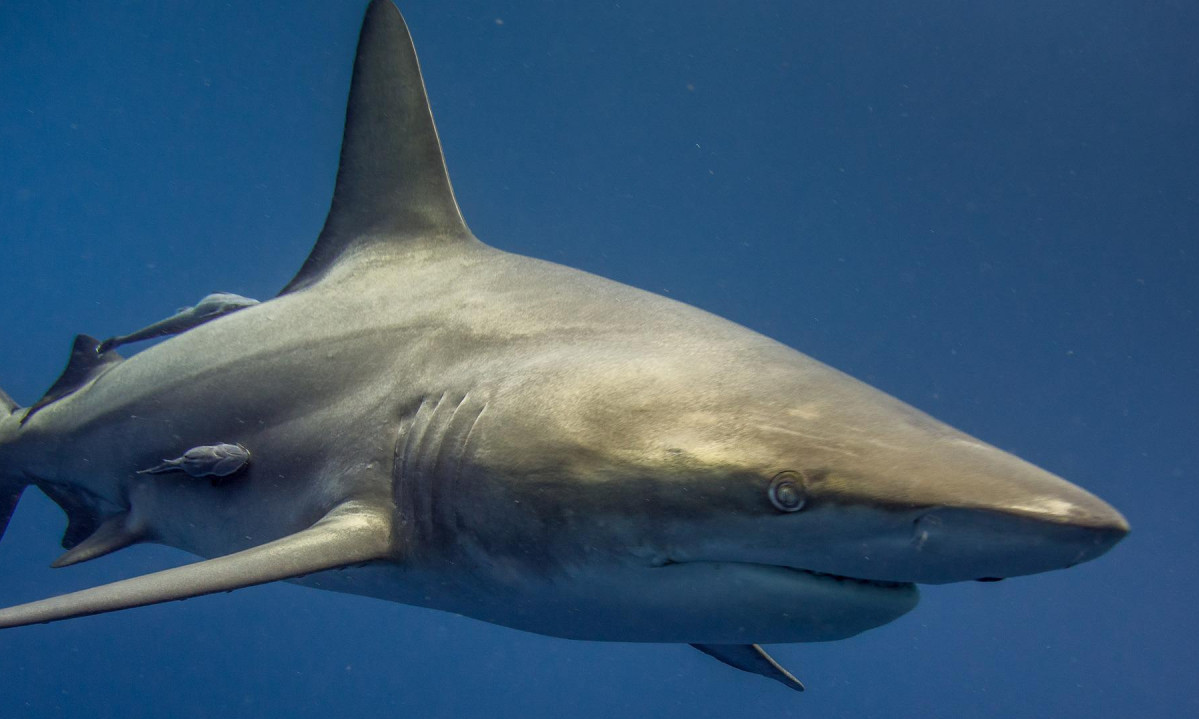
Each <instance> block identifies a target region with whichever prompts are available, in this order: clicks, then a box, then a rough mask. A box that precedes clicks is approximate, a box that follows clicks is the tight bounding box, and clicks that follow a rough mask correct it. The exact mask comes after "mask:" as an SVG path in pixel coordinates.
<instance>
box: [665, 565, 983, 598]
mask: <svg viewBox="0 0 1199 719" xmlns="http://www.w3.org/2000/svg"><path fill="white" fill-rule="evenodd" d="M696 564H723V565H728V566H732V567H744V568H757V569H763V570H767V571H774V572H782V573H786V574H794V575H799V577H797V578H801V577H802V578H803V579H805V580H808V581H811V580H812V579H814V580H816V581H817V582H819V583H829V584H840V585H845V586H847V587H849V586H859V587H863V588H871V589H882V590H902V591H911V590H912V589H913V588H914V587H915V586H916V584H915V583H914V582H900V581H892V580H887V579H865V578H863V577H851V576H849V575H845V574H836V573H833V572H820V571H817V570H815V569H804V568H803V567H792V566H789V565H786V564H766V563H762V562H736V561H724V560H689V561H682V562H680V561H675V560H669V559H668V560H666V561H665V562H663V563H662V564H660V565H659V566H661V567H670V566H675V567H678V566H684V565H696ZM992 581H998V580H992Z"/></svg>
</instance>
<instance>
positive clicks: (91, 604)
mask: <svg viewBox="0 0 1199 719" xmlns="http://www.w3.org/2000/svg"><path fill="white" fill-rule="evenodd" d="M97 541H99V540H97ZM100 544H102V545H104V546H99V547H97V549H104V550H108V549H110V547H109V546H107V545H106V544H105V543H104V542H100ZM79 546H80V547H83V546H85V545H84V544H80V545H79ZM391 552H392V546H391V519H390V514H389V513H388V511H387V510H386V509H381V508H377V507H372V506H367V505H364V504H361V503H357V502H347V503H346V504H343V505H341V506H339V507H337V508H335V509H334V510H333V511H331V512H330V513H329V514H327V515H325V517H324V518H323V519H321V520H320V521H319V522H317V523H316V524H314V525H312V526H311V527H309V528H308V529H304V530H301V531H299V532H296V533H295V534H291V535H288V536H286V537H283V538H281V539H276V540H275V541H273V542H267V543H266V544H262V545H259V546H257V547H252V548H250V549H246V550H244V551H241V552H236V553H234V554H229V555H226V556H224V557H216V558H215V559H208V560H205V561H202V562H196V563H195V564H186V565H184V566H182V567H175V568H174V569H165V570H163V571H161V572H155V573H154V574H146V575H142V576H140V577H133V578H132V579H124V580H121V581H119V582H113V583H112V584H105V585H102V586H99V587H93V588H91V589H84V590H82V591H79V592H73V593H71V594H62V595H60V596H57V597H50V598H49V599H42V600H40V601H37V602H30V603H29V604H21V605H19V606H15V607H9V608H7V609H0V629H4V628H7V627H20V626H25V625H27V624H43V623H45V622H54V621H58V620H59V619H70V618H71V617H83V616H87V615H89V614H100V613H102V612H112V611H116V610H118V609H129V608H130V607H143V606H146V605H147V604H157V603H159V602H169V601H172V600H177V599H187V598H189V597H198V596H201V595H204V594H213V593H215V592H229V591H233V590H234V589H241V588H242V587H250V586H253V585H255V584H265V583H266V582H275V581H279V580H282V579H295V578H296V577H302V576H304V575H306V574H313V573H315V572H321V571H324V570H327V569H337V568H339V567H346V566H352V565H356V564H363V563H366V562H370V561H374V560H382V559H388V558H390V556H391ZM87 558H88V557H86V556H82V557H72V556H71V555H69V554H68V555H66V556H64V557H62V558H60V560H59V565H60V566H61V565H62V563H64V562H65V563H70V562H69V560H70V559H77V560H78V561H82V560H83V559H87Z"/></svg>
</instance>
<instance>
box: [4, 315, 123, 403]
mask: <svg viewBox="0 0 1199 719" xmlns="http://www.w3.org/2000/svg"><path fill="white" fill-rule="evenodd" d="M122 359H123V358H122V357H121V356H120V355H119V354H117V353H116V352H101V351H100V340H98V339H96V338H95V337H89V336H87V335H76V336H75V343H74V344H73V345H72V346H71V359H69V360H68V361H67V368H66V369H64V370H63V371H62V374H61V375H59V376H58V379H57V380H55V382H54V384H52V385H50V389H48V390H46V394H44V395H42V398H41V399H39V400H38V401H36V402H34V403H33V404H32V405H30V407H29V409H27V410H25V416H24V417H22V418H21V424H22V425H24V424H25V423H26V422H28V421H29V419H30V418H31V417H33V415H34V414H36V413H37V411H38V410H40V409H41V408H43V407H45V406H46V405H48V404H50V403H51V402H56V401H58V400H60V399H62V398H63V397H66V396H67V395H69V394H71V393H72V392H74V391H75V390H77V389H79V388H80V387H82V386H83V385H85V384H87V383H88V382H91V381H92V380H94V379H96V378H97V377H99V376H100V375H102V374H104V373H105V372H107V371H108V370H110V369H112V368H113V366H115V365H116V364H118V363H120V362H121V360H122Z"/></svg>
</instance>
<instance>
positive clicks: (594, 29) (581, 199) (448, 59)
mask: <svg viewBox="0 0 1199 719" xmlns="http://www.w3.org/2000/svg"><path fill="white" fill-rule="evenodd" d="M447 5H448V7H447ZM984 5H985V6H984ZM361 8H362V4H361V3H360V2H346V3H339V2H313V1H297V0H288V1H287V2H283V1H281V0H270V1H264V2H255V3H248V2H247V3H224V2H160V3H133V2H105V3H95V2H82V1H80V0H61V1H58V2H53V3H45V2H41V1H40V0H6V1H5V2H4V3H3V4H2V5H0V384H2V385H3V386H4V388H5V389H6V390H7V391H9V392H10V393H11V394H12V395H13V396H14V397H15V398H16V399H18V400H19V401H21V402H23V403H28V402H31V401H33V400H34V399H36V398H37V396H38V395H40V393H41V392H42V391H44V389H45V388H46V387H47V386H48V385H49V384H50V382H51V381H52V380H53V379H54V377H55V376H56V375H57V374H58V372H59V371H60V370H61V368H62V365H63V363H64V361H65V358H66V354H67V349H68V346H69V342H70V338H71V336H72V335H73V334H74V333H75V332H79V331H86V332H89V333H92V334H96V335H100V336H105V335H110V334H115V333H118V332H122V331H128V330H130V329H132V328H134V327H139V326H141V325H143V324H145V323H147V322H149V321H153V320H156V319H159V318H160V317H162V316H164V315H165V314H166V313H168V312H170V311H173V310H174V309H175V308H176V307H178V306H181V305H185V304H191V303H193V302H195V301H196V300H197V299H198V298H200V297H201V296H202V295H204V294H206V293H207V292H209V291H212V290H218V289H219V290H227V291H233V292H239V293H242V294H246V295H250V296H254V297H259V298H264V299H265V298H266V297H269V296H270V295H272V294H273V293H274V292H275V291H276V290H277V289H278V288H279V287H281V286H282V285H283V284H284V283H285V282H286V281H287V279H289V278H290V277H291V275H292V274H293V273H294V272H295V270H296V269H297V268H298V267H299V266H300V263H301V262H302V261H303V259H304V256H305V254H306V253H307V251H308V249H309V247H310V246H311V243H312V241H313V239H314V238H315V236H316V233H317V231H318V230H319V228H320V225H321V221H322V219H323V215H324V212H325V210H326V209H327V207H328V200H329V194H330V190H331V188H332V182H333V176H334V170H335V165H336V160H337V152H338V143H339V141H340V133H341V121H342V112H343V102H344V98H345V93H346V90H347V87H348V81H349V72H350V67H351V62H352V58H353V51H354V42H355V39H356V35H357V29H358V23H359V20H360V17H361ZM1197 8H1199V6H1197V5H1196V4H1195V3H1193V2H1189V1H1186V0H1180V1H1179V2H1144V1H1143V0H1088V1H1087V2H1082V1H1080V0H1079V1H1075V0H1069V1H1061V2H1052V3H1046V2H1043V0H1035V1H1034V0H1015V1H1011V2H1004V3H986V4H984V3H960V2H953V1H950V0H945V1H944V2H932V1H927V0H924V1H919V2H915V1H913V2H903V3H892V2H873V3H859V2H837V3H813V2H763V3H743V2H731V1H730V2H695V1H694V0H690V1H687V2H683V1H674V2H654V3H640V2H622V3H614V2H604V3H566V2H558V3H554V2H521V3H515V2H498V1H497V2H483V1H476V2H460V3H436V2H431V1H428V0H426V1H418V0H412V1H410V2H406V3H405V4H404V7H403V9H404V11H405V13H406V16H407V18H408V21H409V23H410V25H411V27H412V29H413V33H414V35H415V37H416V42H417V47H418V49H419V50H420V53H421V59H422V63H423V66H424V68H425V72H426V81H427V83H428V86H429V91H430V95H431V97H432V101H433V104H434V110H435V112H436V115H437V118H438V121H439V127H440V131H441V137H442V139H443V142H444V144H445V151H446V155H447V158H448V162H449V165H450V170H451V174H452V177H453V180H454V185H455V189H456V191H457V193H458V196H459V200H460V202H461V204H462V208H463V211H464V213H465V215H466V217H467V219H468V221H469V223H470V225H471V227H472V229H474V231H475V232H476V234H478V235H479V237H481V238H483V239H484V240H485V241H487V242H489V243H492V244H494V245H497V246H499V247H502V248H504V249H508V250H513V251H517V252H522V253H527V254H530V255H534V256H538V257H543V258H548V259H552V260H556V261H560V262H563V263H566V264H569V265H573V266H576V267H581V268H584V269H587V270H591V271H594V272H598V273H600V274H603V275H607V276H609V277H612V278H615V279H618V280H621V281H624V282H628V283H631V284H634V285H637V286H639V287H643V288H646V289H649V290H653V291H656V292H661V293H664V294H668V295H670V296H672V297H675V298H678V299H681V300H684V301H687V302H690V303H693V304H696V305H699V306H700V307H703V308H705V309H708V310H711V311H714V312H716V313H718V314H722V315H724V316H726V317H729V318H731V319H734V320H736V321H738V322H741V323H743V324H745V325H748V326H750V327H752V328H754V329H757V330H760V331H762V332H765V333H766V334H769V335H771V336H773V337H775V338H777V339H779V340H782V341H783V342H786V343H788V344H790V345H793V346H795V347H797V348H799V349H801V350H803V351H805V352H808V353H809V354H812V355H814V356H815V357H817V358H819V359H821V360H824V361H826V362H828V363H830V364H832V365H834V366H836V367H838V368H840V369H843V370H845V371H848V372H850V373H851V374H854V375H856V376H858V377H860V378H862V379H865V380H867V381H869V382H871V383H873V384H875V385H876V386H878V387H880V388H882V389H884V390H886V391H888V392H891V393H893V394H895V395H897V396H899V397H900V398H902V399H904V400H907V401H908V402H911V403H912V404H915V405H916V406H918V407H920V408H922V409H924V410H927V411H929V412H931V413H933V414H934V415H936V416H938V417H939V418H941V419H944V420H946V421H948V422H950V423H951V424H954V425H956V426H958V427H960V428H962V429H964V430H966V431H968V432H971V433H973V434H976V435H978V436H980V437H982V438H984V439H987V440H989V441H991V442H993V443H995V444H998V445H999V446H1001V447H1004V448H1006V449H1009V450H1012V451H1014V452H1016V453H1018V454H1020V455H1021V456H1023V457H1025V458H1027V459H1029V460H1031V461H1033V462H1035V463H1037V464H1040V465H1042V466H1045V467H1047V468H1048V469H1051V470H1053V471H1056V472H1058V473H1060V474H1062V475H1064V476H1066V477H1068V478H1070V479H1072V480H1074V481H1076V482H1078V483H1079V484H1081V485H1083V486H1085V487H1087V488H1088V489H1091V490H1092V491H1094V492H1096V493H1098V494H1099V495H1101V496H1103V497H1104V498H1105V499H1107V500H1109V501H1110V502H1112V503H1113V504H1114V505H1116V506H1117V507H1119V508H1120V509H1121V510H1123V511H1124V513H1125V514H1126V515H1127V516H1128V518H1129V519H1130V521H1131V522H1132V524H1133V527H1134V531H1133V534H1132V535H1131V537H1130V538H1129V539H1128V540H1126V542H1125V543H1124V544H1123V545H1121V546H1119V547H1117V548H1116V549H1115V550H1114V551H1113V552H1112V553H1111V554H1110V555H1109V556H1107V557H1104V558H1102V559H1101V560H1099V561H1096V562H1093V563H1090V564H1087V565H1084V566H1081V567H1077V568H1074V569H1071V570H1069V571H1065V572H1058V573H1053V574H1048V575H1041V576H1036V577H1027V578H1021V579H1014V580H1010V581H1006V582H1003V583H1001V584H985V585H984V584H975V583H971V584H966V585H961V586H945V587H929V588H926V589H925V591H924V600H923V602H922V604H921V606H920V607H918V608H917V609H916V610H915V611H914V612H913V613H912V614H910V615H908V616H906V617H904V618H902V619H900V620H899V621H897V622H895V623H894V624H892V625H889V626H887V627H883V628H881V629H878V630H875V631H872V632H870V633H867V634H866V635H864V636H862V637H859V638H856V639H853V640H849V641H845V642H840V643H833V644H827V645H807V646H803V645H797V646H791V647H778V648H777V650H776V654H777V655H778V656H779V657H780V658H781V659H783V660H784V661H785V662H786V663H787V664H788V665H789V666H791V667H792V668H793V669H794V670H795V671H796V673H797V674H799V675H800V677H801V678H803V679H804V680H805V681H806V682H807V683H808V686H809V688H810V690H809V692H808V693H807V694H806V695H803V696H799V695H794V694H792V693H790V692H788V691H786V690H785V689H782V688H778V687H776V686H775V685H773V684H772V683H770V682H766V681H764V680H760V679H757V678H755V677H750V676H748V675H742V674H739V673H737V672H734V671H732V670H728V669H725V668H724V667H722V666H720V665H719V664H717V663H715V662H713V661H712V660H710V659H708V658H706V657H703V656H701V655H700V654H698V653H697V652H694V651H691V650H688V649H685V648H680V647H670V646H655V645H644V646H640V645H606V644H588V643H577V642H569V641H563V640H552V639H546V638H541V637H536V636H531V635H527V634H522V633H518V632H515V631H511V630H507V629H502V628H498V627H493V626H489V625H484V624H480V623H477V622H474V621H470V620H465V619H460V618H456V617H452V616H448V615H442V614H438V613H434V612H429V611H423V610H417V609H411V608H407V607H403V606H400V605H395V604H388V603H384V602H379V601H373V600H367V599H361V598H355V597H349V596H342V595H335V594H326V593H321V592H316V591H312V590H308V589H302V588H298V587H292V586H286V585H275V586H268V587H261V588H255V589H249V590H244V591H240V592H238V593H236V594H232V595H220V596H216V597H208V598H203V599H196V600H191V601H188V602H185V603H181V604H180V603H173V604H170V605H166V606H158V607H151V608H146V609H140V610H135V611H129V612H123V613H118V614H112V615H107V616H102V617H94V618H88V619H81V620H76V621H71V622H64V623H60V624H54V625H48V626H39V627H31V628H24V629H18V630H11V631H6V632H4V633H3V634H0V714H2V715H3V716H5V717H9V716H19V717H66V716H89V717H95V718H100V717H129V718H135V717H166V716H171V717H209V716H218V715H221V716H246V717H249V716H277V717H325V716H327V713H328V712H336V713H337V714H338V715H344V716H359V717H393V716H403V717H409V716H411V717H422V716H455V717H467V716H487V717H517V716H531V715H532V716H536V715H538V714H545V715H552V716H577V717H608V716H618V715H619V716H649V715H651V714H652V715H657V716H687V717H728V716H749V715H755V714H756V715H760V716H796V717H837V716H846V717H850V716H852V717H859V718H860V717H888V718H899V717H963V716H1003V717H1048V716H1054V717H1092V716H1113V717H1114V716H1136V717H1178V716H1187V715H1191V716H1194V715H1199V691H1197V690H1196V685H1195V679H1194V672H1195V668H1196V667H1199V648H1197V642H1196V636H1199V621H1197V620H1196V612H1195V609H1194V606H1195V598H1194V597H1195V594H1196V589H1197V580H1196V569H1197V568H1199V561H1197V560H1196V557H1195V552H1196V549H1197V548H1199V541H1197V540H1199V520H1197V519H1196V516H1197V514H1199V488H1197V486H1196V472H1197V470H1199V466H1197V465H1199V462H1197V458H1199V454H1197V450H1196V443H1197V440H1199V422H1197V421H1196V420H1197V414H1199V409H1197V408H1199V382H1197V379H1199V378H1197V367H1199V364H1197V362H1196V359H1197V357H1199V352H1197V349H1199V318H1197V317H1196V314H1195V312H1196V306H1197V305H1199V302H1197V300H1199V290H1197V289H1196V283H1197V282H1199V261H1197V257H1196V256H1197V254H1199V239H1197V238H1199V234H1197V232H1199V210H1197V207H1199V170H1197V169H1196V168H1199V152H1197V149H1199V147H1197V145H1199V126H1197V125H1199V123H1197V117H1199V96H1197V93H1199V61H1197V58H1199V51H1197V50H1196V49H1195V39H1196V38H1199V9H1197ZM501 21H502V22H501ZM63 526H64V522H63V520H62V517H61V515H60V514H59V513H58V510H57V509H56V508H55V507H54V506H53V505H52V504H51V503H50V502H49V501H48V500H46V499H44V498H43V497H41V496H40V495H38V493H36V492H30V493H29V494H28V495H27V497H26V499H25V500H24V501H23V503H22V505H21V507H20V509H19V511H18V512H17V514H16V516H15V518H14V521H13V524H12V526H11V527H10V529H9V532H8V536H6V537H5V539H4V541H3V543H0V602H3V603H5V604H7V603H13V602H18V601H25V600H30V599H34V598H37V597H42V596H46V595H49V594H52V593H55V592H58V591H63V590H67V589H74V588H80V587H84V586H88V585H91V584H95V583H99V582H102V581H108V580H111V579H113V578H116V577H119V576H125V575H129V574H133V573H140V572H145V571H150V570H152V569H156V568H160V567H163V566H166V565H168V564H170V563H172V562H178V561H184V560H186V559H187V558H186V557H185V556H184V555H182V554H179V553H177V552H173V551H170V550H166V549H162V548H155V547H139V548H135V549H132V550H128V551H125V552H123V553H121V554H120V555H119V556H115V557H110V558H106V559H102V560H98V561H96V562H93V563H89V564H86V565H82V566H78V567H74V568H70V569H64V570H59V571H52V570H49V569H46V568H45V567H46V565H47V564H48V563H49V561H50V560H51V559H53V558H54V557H55V556H57V552H58V548H57V540H58V537H59V534H60V532H61V530H62V528H63Z"/></svg>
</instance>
